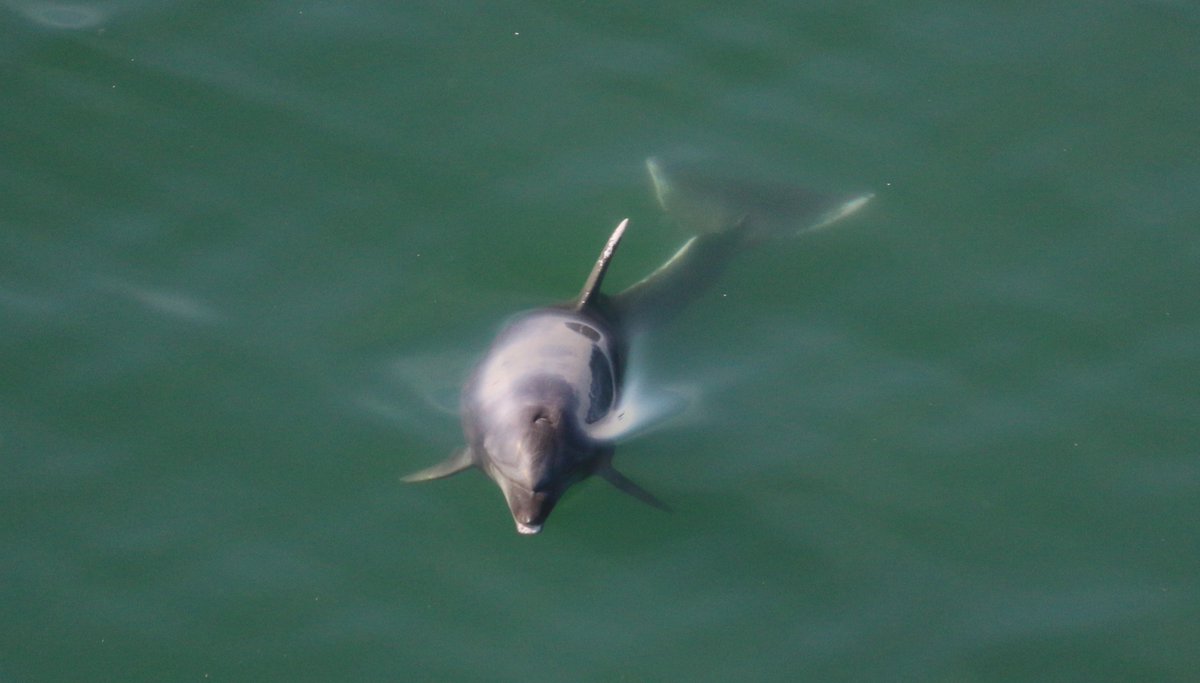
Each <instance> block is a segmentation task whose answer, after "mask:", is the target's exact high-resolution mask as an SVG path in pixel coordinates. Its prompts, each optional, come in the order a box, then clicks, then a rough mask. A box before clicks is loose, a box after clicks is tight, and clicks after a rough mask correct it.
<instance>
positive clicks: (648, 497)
mask: <svg viewBox="0 0 1200 683" xmlns="http://www.w3.org/2000/svg"><path fill="white" fill-rule="evenodd" d="M596 474H598V475H600V476H601V477H603V478H604V480H605V481H607V482H608V483H610V484H612V485H613V486H615V487H617V488H618V489H620V490H621V491H624V492H625V493H628V494H629V495H631V496H633V497H634V498H637V499H638V500H640V501H642V502H643V503H645V504H647V505H650V506H653V507H656V508H658V509H659V510H666V511H668V512H669V511H670V510H671V508H669V507H667V504H666V503H664V502H662V501H661V500H659V499H658V498H657V497H655V495H654V494H653V493H650V492H649V491H647V490H646V489H644V488H642V487H641V486H638V485H637V484H635V483H633V481H632V480H631V479H629V478H628V477H626V476H625V475H623V474H621V473H620V472H618V471H616V470H614V469H613V467H612V465H604V466H602V467H600V468H599V469H597V470H596Z"/></svg>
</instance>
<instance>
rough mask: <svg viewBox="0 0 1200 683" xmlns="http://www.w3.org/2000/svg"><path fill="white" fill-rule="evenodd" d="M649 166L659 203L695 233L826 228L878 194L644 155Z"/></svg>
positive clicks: (752, 234) (753, 236)
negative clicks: (679, 164) (764, 179)
mask: <svg viewBox="0 0 1200 683" xmlns="http://www.w3.org/2000/svg"><path fill="white" fill-rule="evenodd" d="M646 170H648V171H649V172H650V179H651V181H652V182H653V183H654V194H655V196H657V197H658V203H659V205H660V206H662V208H663V211H665V212H666V213H667V214H668V215H670V216H671V217H672V218H673V219H674V220H675V221H676V222H677V223H679V225H680V227H682V228H683V229H685V230H687V231H688V232H690V233H692V234H695V235H703V234H707V233H716V232H727V231H729V230H740V231H741V232H742V233H743V234H744V236H745V238H746V239H747V240H748V241H749V242H751V243H758V242H761V241H763V240H766V239H778V238H786V237H794V236H796V235H799V234H801V233H805V232H812V231H815V230H820V229H822V228H825V227H828V226H829V225H831V224H833V223H835V222H836V221H838V220H840V219H842V218H845V217H846V216H849V215H850V214H852V213H854V212H856V211H858V210H859V209H861V208H862V207H863V206H865V205H866V204H867V202H868V201H870V200H871V198H872V197H873V196H874V194H872V193H859V194H828V193H823V192H815V191H813V190H808V189H805V188H801V187H793V186H790V185H778V184H769V183H748V182H745V181H739V180H733V179H727V178H718V177H714V176H706V175H704V174H702V173H698V172H694V171H689V170H687V169H674V168H671V167H670V166H668V165H665V164H664V163H663V162H661V161H659V160H658V159H655V158H654V157H650V158H649V159H646Z"/></svg>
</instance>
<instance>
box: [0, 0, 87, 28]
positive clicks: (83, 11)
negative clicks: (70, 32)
mask: <svg viewBox="0 0 1200 683" xmlns="http://www.w3.org/2000/svg"><path fill="white" fill-rule="evenodd" d="M5 4H6V5H7V6H8V8H9V9H11V10H14V11H16V12H18V13H20V14H21V15H23V16H24V17H25V18H27V19H29V20H30V21H32V22H34V23H36V24H40V25H42V26H46V27H49V28H61V29H76V30H77V29H85V28H92V27H95V26H98V25H100V24H101V23H102V22H104V20H105V19H107V18H108V14H107V13H106V12H105V11H104V10H102V9H100V8H98V7H96V6H94V5H85V4H82V3H62V2H20V1H19V0H10V1H9V2H6V3H5Z"/></svg>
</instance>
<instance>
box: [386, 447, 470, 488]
mask: <svg viewBox="0 0 1200 683" xmlns="http://www.w3.org/2000/svg"><path fill="white" fill-rule="evenodd" d="M474 465H475V458H474V456H473V455H472V453H471V449H470V447H467V448H463V449H462V450H460V451H457V452H455V453H454V455H451V456H450V457H449V458H446V459H445V460H443V461H442V462H439V463H438V464H436V465H434V466H433V467H428V468H426V469H423V470H421V471H420V472H413V473H412V474H410V475H408V476H405V477H401V478H400V480H401V481H403V482H406V483H409V484H412V483H415V482H418V481H430V480H431V479H442V478H445V477H449V476H451V475H454V474H458V473H459V472H462V471H463V470H466V469H470V468H471V467H473V466H474Z"/></svg>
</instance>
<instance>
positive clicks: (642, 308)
mask: <svg viewBox="0 0 1200 683" xmlns="http://www.w3.org/2000/svg"><path fill="white" fill-rule="evenodd" d="M646 165H647V168H648V170H649V171H650V175H651V179H652V180H653V182H654V186H655V191H656V194H657V195H658V199H659V202H660V204H662V206H663V209H664V210H666V211H667V212H668V213H669V214H672V215H674V216H676V217H677V218H678V219H682V220H685V221H688V222H689V223H692V230H693V232H697V233H699V234H697V235H696V236H694V237H692V238H691V239H690V240H688V241H687V242H686V243H685V244H684V245H683V246H682V247H681V248H680V249H679V250H678V251H677V252H676V253H675V255H674V256H672V257H671V258H670V259H669V260H668V261H667V262H666V263H664V264H663V265H662V266H660V267H659V268H658V269H657V270H655V271H654V272H653V273H651V274H650V275H649V276H647V277H646V278H645V279H643V280H642V281H640V282H638V283H636V284H634V285H633V286H632V287H629V288H628V289H626V290H625V291H623V292H621V293H620V294H617V295H614V296H608V295H605V294H603V293H602V292H601V285H602V284H603V281H604V275H605V273H606V272H607V270H608V266H609V264H610V263H611V261H612V258H613V255H614V254H615V253H616V250H617V247H618V245H619V244H620V243H621V238H622V236H624V234H625V228H626V226H627V225H628V223H629V221H628V219H626V220H623V221H621V223H620V224H619V225H617V227H616V229H615V230H614V231H613V233H612V235H611V236H610V237H609V238H608V242H607V243H606V244H605V245H604V249H603V250H602V251H601V252H600V257H599V258H598V259H597V260H596V264H595V266H593V267H592V271H591V273H590V274H589V275H588V278H587V280H586V281H585V282H584V285H583V288H582V289H581V290H580V292H579V295H578V296H576V297H575V299H573V300H571V301H570V302H568V303H566V304H562V305H558V306H550V307H546V308H539V309H536V310H533V311H528V312H526V313H524V314H521V315H518V316H517V317H516V318H514V319H513V320H511V321H510V322H509V323H508V324H507V326H505V327H504V329H503V330H501V332H500V333H499V334H498V335H497V336H496V339H495V340H494V341H493V342H492V345H491V347H490V348H489V349H488V351H487V353H486V354H485V355H484V357H483V359H482V360H481V361H480V362H479V364H478V365H477V366H476V367H475V369H474V370H473V372H472V373H471V375H470V378H469V379H468V380H467V382H466V384H465V386H464V387H463V391H462V396H461V400H460V411H461V414H462V425H463V432H464V434H465V436H466V446H464V447H463V448H462V449H461V450H459V451H457V452H456V453H454V454H453V455H451V456H450V457H449V458H448V459H446V460H445V461H444V462H442V463H440V464H437V465H434V466H433V467H430V468H428V469H425V470H422V471H420V472H416V473H414V474H411V475H408V476H406V477H404V481H406V482H418V481H427V480H431V479H440V478H442V477H448V476H450V475H452V474H457V473H458V472H461V471H463V470H465V469H468V468H471V467H477V468H479V469H481V470H483V472H484V473H485V474H487V475H488V476H489V477H490V478H491V479H492V480H493V481H494V482H495V483H496V484H497V486H499V487H500V490H501V491H502V492H503V493H504V498H505V500H506V501H507V502H508V508H509V510H510V511H511V512H512V516H513V520H514V522H515V523H516V526H517V531H519V532H520V533H522V534H536V533H538V532H539V531H541V530H542V525H543V524H544V523H545V521H546V518H547V517H548V516H549V515H550V512H551V510H553V509H554V506H555V504H557V503H558V501H559V498H560V497H561V496H562V495H563V493H564V492H565V491H566V490H567V488H569V487H570V486H571V485H572V484H574V483H576V482H578V481H580V480H582V479H584V478H586V477H588V476H590V475H593V474H595V475H599V476H600V477H602V478H603V479H605V480H607V481H609V482H610V483H612V484H613V485H614V486H616V487H617V488H618V489H620V490H621V491H624V492H626V493H629V494H631V495H632V496H634V497H635V498H638V499H639V500H641V501H643V502H646V503H648V504H650V505H653V506H655V507H659V508H664V509H665V507H666V506H665V505H663V503H662V502H661V501H659V500H658V499H657V498H655V497H654V496H653V495H652V494H650V493H649V492H647V491H646V490H645V489H643V488H642V487H640V486H638V485H637V484H635V483H634V482H633V481H631V480H630V479H628V478H626V477H625V476H624V475H622V474H621V473H619V472H617V470H615V469H614V468H613V466H612V456H613V450H614V446H615V442H616V440H617V439H618V438H619V437H621V436H622V435H624V434H625V433H627V431H628V430H627V429H626V428H625V425H624V424H623V421H624V419H625V407H626V406H625V403H624V402H623V398H624V397H623V395H622V390H623V376H624V370H625V367H624V364H625V358H626V354H627V350H628V348H627V347H628V340H629V335H630V333H631V331H632V330H641V329H643V328H644V327H645V326H646V325H648V324H650V323H652V322H661V321H662V320H663V319H665V318H666V317H668V316H669V315H670V314H671V313H673V312H675V311H678V310H679V309H681V308H682V307H683V305H684V304H686V303H687V302H688V301H690V300H692V299H694V298H695V297H696V296H697V295H698V294H699V293H700V292H701V291H703V290H704V289H705V288H706V287H707V285H708V284H710V283H711V282H712V280H713V279H714V278H715V277H716V276H717V275H718V274H719V273H720V271H721V270H723V269H724V267H725V265H726V264H727V263H728V262H729V261H730V259H731V258H732V256H733V255H734V254H735V253H736V251H738V249H739V248H741V247H743V246H745V245H747V244H755V243H757V242H759V241H761V240H762V239H763V238H764V235H765V236H768V237H773V236H777V235H782V234H789V235H790V234H795V233H796V232H797V231H800V232H803V231H806V230H812V229H816V228H819V227H823V226H824V225H826V224H828V223H830V222H832V221H834V220H837V219H839V218H841V217H843V216H845V215H848V214H850V213H852V212H854V211H856V210H857V209H858V208H860V207H861V206H862V205H863V204H864V203H866V201H867V200H869V199H870V196H871V195H856V196H852V197H832V196H826V195H818V194H814V193H806V192H800V191H798V190H792V189H788V188H762V187H754V188H746V187H745V186H742V187H738V186H735V185H731V184H724V185H722V184H719V183H710V182H706V181H704V180H703V179H691V178H689V177H688V176H686V175H684V174H680V175H678V176H677V177H676V176H672V175H670V174H668V173H667V172H666V171H665V170H664V168H663V166H662V165H661V164H660V163H659V162H657V161H656V160H654V159H649V160H647V162H646Z"/></svg>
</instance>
